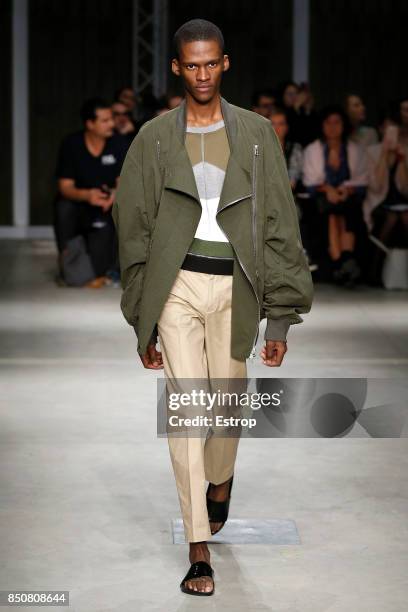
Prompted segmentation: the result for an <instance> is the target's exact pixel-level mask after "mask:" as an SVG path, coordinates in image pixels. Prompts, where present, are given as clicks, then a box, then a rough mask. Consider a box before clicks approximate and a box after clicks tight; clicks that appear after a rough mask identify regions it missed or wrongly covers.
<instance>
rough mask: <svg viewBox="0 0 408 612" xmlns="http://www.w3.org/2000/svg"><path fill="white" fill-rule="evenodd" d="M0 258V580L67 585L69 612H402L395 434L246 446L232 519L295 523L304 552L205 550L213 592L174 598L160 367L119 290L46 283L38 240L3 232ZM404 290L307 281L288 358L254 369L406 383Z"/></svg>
mask: <svg viewBox="0 0 408 612" xmlns="http://www.w3.org/2000/svg"><path fill="white" fill-rule="evenodd" d="M0 261H1V264H0V270H1V276H0V291H1V303H0V312H1V319H0V321H1V343H0V366H1V367H0V372H1V374H0V378H1V396H0V441H1V444H0V452H1V488H0V496H1V504H0V511H1V522H0V541H1V547H0V548H1V553H0V554H1V571H0V590H1V589H3V590H30V589H33V590H41V589H44V590H67V591H68V590H69V591H70V597H71V605H70V607H69V608H67V609H69V610H72V611H75V612H139V611H141V612H153V611H160V612H174V611H178V612H184V611H185V612H187V611H190V610H204V609H206V610H208V609H211V610H222V611H223V612H241V611H242V612H255V611H256V612H258V611H261V612H263V611H269V612H323V611H324V612H325V611H330V612H350V611H353V612H354V611H355V612H366V611H367V612H403V611H405V610H406V609H407V603H406V601H407V596H408V587H407V579H406V576H407V574H408V530H407V524H408V523H407V518H408V517H407V515H408V484H407V473H408V454H407V450H408V444H407V439H406V438H400V439H398V438H393V439H372V438H370V437H368V436H366V437H364V436H363V435H362V436H360V437H355V438H350V437H347V438H338V439H316V438H307V439H301V438H297V439H284V438H282V439H256V440H251V439H242V440H241V441H240V446H239V451H238V459H237V465H236V472H235V473H236V478H235V479H234V489H233V496H232V498H231V509H230V516H231V517H232V518H237V519H242V518H251V519H290V520H293V521H295V523H296V526H297V529H298V532H299V536H300V544H296V545H271V544H267V545H258V544H242V545H240V544H230V545H229V544H215V543H214V544H212V545H211V544H210V550H211V563H212V565H213V567H214V570H215V582H216V587H215V588H216V593H215V595H214V596H213V597H210V598H208V597H207V598H199V597H197V598H194V597H189V596H188V595H185V594H183V593H181V592H180V590H179V586H178V585H179V582H180V580H181V578H182V577H183V576H184V574H185V573H186V571H187V569H188V567H189V563H188V547H187V545H176V544H173V543H172V533H171V519H174V518H179V516H180V512H179V505H178V499H177V493H176V488H175V483H174V476H173V472H172V469H171V464H170V458H169V453H168V446H167V440H166V439H165V438H161V439H158V438H157V435H156V408H155V406H156V403H155V402H156V380H155V378H156V376H163V373H162V372H160V373H159V374H158V373H155V372H152V371H147V370H144V369H143V367H142V364H141V362H140V360H139V357H138V355H137V353H136V338H135V336H134V333H133V331H132V329H131V328H130V327H129V326H128V325H127V323H126V321H125V320H124V319H123V317H122V314H121V312H120V309H119V299H120V290H119V289H115V288H110V287H109V288H104V289H102V290H92V289H73V288H59V287H57V286H56V284H55V283H54V281H53V276H54V274H55V253H54V247H53V244H52V242H48V241H35V240H34V241H32V240H27V241H11V240H3V241H2V242H1V243H0ZM407 297H408V296H407V292H400V291H384V290H381V289H372V288H367V287H363V288H359V289H357V290H355V291H350V290H346V289H339V288H335V287H333V286H329V285H317V286H316V298H315V302H314V305H313V309H312V312H311V313H310V314H308V315H304V323H303V324H301V325H297V326H294V327H292V329H291V330H290V332H289V336H288V347H289V350H288V352H287V354H286V357H285V362H284V364H283V365H282V367H281V368H279V370H277V369H269V368H268V369H267V368H265V366H263V365H262V363H261V361H260V359H259V357H257V358H256V359H255V360H254V362H251V361H248V364H249V365H248V370H249V376H252V377H262V376H264V377H267V376H281V377H333V378H337V377H368V378H398V379H403V378H406V376H407V373H408V342H407V340H408V332H407V330H408V308H407ZM264 324H265V322H263V324H262V327H261V332H260V338H262V337H263V330H264ZM259 350H260V344H259V345H258V353H259ZM4 609H6V608H4ZM7 609H8V608H7ZM10 609H11V607H10ZM13 609H14V608H13ZM25 609H26V610H31V609H32V610H37V609H38V608H37V607H35V608H34V607H32V608H25ZM53 609H56V608H53ZM61 609H64V608H61Z"/></svg>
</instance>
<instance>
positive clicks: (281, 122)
mask: <svg viewBox="0 0 408 612" xmlns="http://www.w3.org/2000/svg"><path fill="white" fill-rule="evenodd" d="M270 119H271V123H272V126H273V129H274V130H275V132H276V134H277V136H278V138H279V140H280V141H281V142H284V140H285V138H286V136H287V133H288V130H289V126H288V122H287V121H286V117H285V115H272V117H271V118H270Z"/></svg>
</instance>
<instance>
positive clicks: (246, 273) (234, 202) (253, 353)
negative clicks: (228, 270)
mask: <svg viewBox="0 0 408 612" xmlns="http://www.w3.org/2000/svg"><path fill="white" fill-rule="evenodd" d="M250 196H252V194H251V193H249V194H248V195H246V196H242V197H241V198H237V199H236V200H233V201H232V202H228V203H227V204H225V206H223V207H222V208H220V210H219V211H218V212H217V213H216V215H215V216H216V217H217V215H218V213H220V212H221V211H222V210H224V209H225V208H227V207H228V206H232V205H233V204H236V203H237V202H240V201H241V200H245V198H249V197H250ZM217 223H218V221H217ZM218 225H219V224H218ZM223 231H224V232H225V230H223ZM225 234H226V236H227V238H228V240H230V238H229V236H228V234H227V232H225ZM230 242H231V241H230ZM236 256H237V259H238V262H239V264H240V266H241V268H242V269H243V271H244V274H245V276H246V277H247V279H248V281H249V284H250V285H251V287H252V289H253V292H254V293H255V297H256V301H257V302H258V325H257V330H256V335H255V339H254V341H253V346H252V350H251V353H250V355H249V358H250V359H253V358H254V357H255V346H256V342H257V340H258V334H259V312H260V304H259V298H258V292H257V291H256V289H255V287H254V285H253V283H252V281H251V278H250V276H249V274H248V272H247V270H246V268H245V266H244V264H243V263H242V261H241V259H240V257H239V255H238V253H236Z"/></svg>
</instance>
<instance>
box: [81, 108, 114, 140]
mask: <svg viewBox="0 0 408 612" xmlns="http://www.w3.org/2000/svg"><path fill="white" fill-rule="evenodd" d="M95 114H96V118H95V119H93V120H92V119H88V121H87V122H86V129H87V130H89V131H90V132H92V133H93V134H95V136H99V137H100V138H110V136H112V134H113V128H114V122H113V116H112V111H111V109H110V108H98V109H97V110H96V112H95Z"/></svg>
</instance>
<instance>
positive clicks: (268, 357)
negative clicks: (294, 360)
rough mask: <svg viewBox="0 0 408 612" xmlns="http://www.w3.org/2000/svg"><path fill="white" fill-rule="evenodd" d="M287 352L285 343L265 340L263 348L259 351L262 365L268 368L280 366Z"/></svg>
mask: <svg viewBox="0 0 408 612" xmlns="http://www.w3.org/2000/svg"><path fill="white" fill-rule="evenodd" d="M287 350H288V347H287V343H286V341H283V340H266V342H265V346H264V347H263V349H262V350H261V359H262V362H263V364H264V365H266V366H270V367H278V366H280V364H281V363H282V360H283V358H284V356H285V353H286V351H287Z"/></svg>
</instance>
